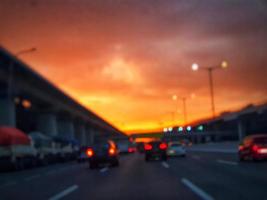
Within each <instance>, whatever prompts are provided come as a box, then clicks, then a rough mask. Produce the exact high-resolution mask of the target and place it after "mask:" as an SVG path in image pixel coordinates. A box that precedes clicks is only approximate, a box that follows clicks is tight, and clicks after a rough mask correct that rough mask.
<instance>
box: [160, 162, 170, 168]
mask: <svg viewBox="0 0 267 200" xmlns="http://www.w3.org/2000/svg"><path fill="white" fill-rule="evenodd" d="M161 164H162V166H163V167H165V168H167V169H168V168H170V165H169V164H168V163H166V162H161Z"/></svg>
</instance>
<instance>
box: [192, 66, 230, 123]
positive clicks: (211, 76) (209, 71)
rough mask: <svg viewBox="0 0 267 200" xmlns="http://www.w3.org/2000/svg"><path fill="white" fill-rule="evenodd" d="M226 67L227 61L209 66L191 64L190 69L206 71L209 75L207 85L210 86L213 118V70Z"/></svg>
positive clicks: (213, 114)
mask: <svg viewBox="0 0 267 200" xmlns="http://www.w3.org/2000/svg"><path fill="white" fill-rule="evenodd" d="M227 67H228V63H227V62H226V61H223V62H222V63H221V65H219V66H211V67H199V65H198V64H196V63H194V64H193V65H192V70H193V71H197V70H199V69H202V70H206V71H208V75H209V87H210V98H211V111H212V116H213V118H214V117H215V103H214V86H213V71H214V70H217V69H226V68H227Z"/></svg>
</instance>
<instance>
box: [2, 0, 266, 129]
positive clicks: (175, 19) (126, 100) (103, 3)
mask: <svg viewBox="0 0 267 200" xmlns="http://www.w3.org/2000/svg"><path fill="white" fill-rule="evenodd" d="M0 27H1V30H0V45H2V46H4V47H5V48H6V49H8V50H9V51H10V52H12V53H14V54H16V52H18V51H20V50H23V49H27V48H31V47H36V48H37V51H36V52H33V53H29V54H24V55H21V57H20V59H22V60H23V61H24V62H25V63H27V64H28V65H29V66H30V67H31V68H33V69H34V70H36V71H37V72H39V73H41V74H42V75H43V76H45V77H46V78H47V79H48V80H49V81H51V82H53V83H54V84H56V85H57V86H58V87H59V88H60V89H62V90H63V91H64V92H66V93H67V94H69V95H70V96H71V97H73V98H74V99H75V100H77V101H78V102H80V103H81V104H83V105H84V106H86V107H87V108H89V109H91V110H92V111H94V112H96V113H97V114H99V115H100V116H101V117H103V118H104V119H106V120H107V121H109V122H110V123H112V124H114V125H115V126H116V127H118V128H119V129H120V130H122V131H125V132H127V133H130V132H148V131H151V130H156V129H162V128H163V127H168V126H172V125H174V124H184V123H185V120H184V117H183V104H182V101H181V99H180V98H182V97H185V98H187V101H186V105H187V122H188V123H190V122H193V121H195V120H199V119H202V118H207V117H210V116H211V105H210V95H209V94H210V93H209V82H208V74H207V73H206V72H205V71H204V70H199V71H196V72H194V71H192V70H191V65H192V64H193V63H198V64H199V66H200V68H201V67H202V68H203V67H210V66H219V65H220V63H221V62H222V61H224V60H226V61H227V62H228V68H227V69H220V70H216V71H214V74H213V75H214V76H213V77H214V88H215V108H216V114H217V115H219V114H220V113H221V112H224V111H232V110H236V109H239V108H242V107H244V106H246V105H247V104H250V103H254V104H257V103H261V102H264V101H266V100H267V78H266V76H267V55H266V54H267V37H266V35H267V2H266V1H265V0H253V1H251V0H217V1H216V0H201V1H199V0H176V1H174V0H97V1H90V0H64V1H63V0H1V1H0ZM173 95H176V96H177V97H178V99H177V100H176V101H174V100H173V99H172V96H173Z"/></svg>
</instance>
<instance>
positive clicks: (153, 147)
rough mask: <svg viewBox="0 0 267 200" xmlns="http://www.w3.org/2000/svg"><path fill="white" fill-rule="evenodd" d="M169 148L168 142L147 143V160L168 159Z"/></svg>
mask: <svg viewBox="0 0 267 200" xmlns="http://www.w3.org/2000/svg"><path fill="white" fill-rule="evenodd" d="M167 148H168V145H167V143H166V142H162V141H151V142H148V143H145V145H144V150H145V161H150V160H151V159H161V160H167Z"/></svg>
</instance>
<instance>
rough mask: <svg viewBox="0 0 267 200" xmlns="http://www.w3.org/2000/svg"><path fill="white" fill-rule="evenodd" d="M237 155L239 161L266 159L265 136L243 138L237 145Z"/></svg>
mask: <svg viewBox="0 0 267 200" xmlns="http://www.w3.org/2000/svg"><path fill="white" fill-rule="evenodd" d="M238 154H239V160H240V161H244V160H263V159H267V134H259V135H250V136H247V137H245V138H244V139H243V141H242V142H241V143H240V145H239V149H238Z"/></svg>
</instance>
